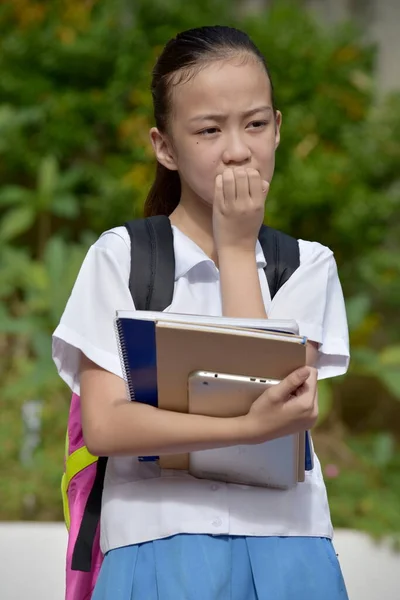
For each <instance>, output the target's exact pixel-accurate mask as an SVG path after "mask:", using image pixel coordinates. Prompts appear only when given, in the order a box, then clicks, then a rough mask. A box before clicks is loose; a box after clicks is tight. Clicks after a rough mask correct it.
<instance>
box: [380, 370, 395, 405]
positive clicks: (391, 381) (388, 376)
mask: <svg viewBox="0 0 400 600" xmlns="http://www.w3.org/2000/svg"><path fill="white" fill-rule="evenodd" d="M377 375H378V376H379V379H380V380H381V381H382V382H383V383H384V385H385V386H386V387H387V389H388V390H389V392H390V393H391V394H393V396H394V397H395V398H396V399H397V400H400V369H387V370H380V371H378V373H377Z"/></svg>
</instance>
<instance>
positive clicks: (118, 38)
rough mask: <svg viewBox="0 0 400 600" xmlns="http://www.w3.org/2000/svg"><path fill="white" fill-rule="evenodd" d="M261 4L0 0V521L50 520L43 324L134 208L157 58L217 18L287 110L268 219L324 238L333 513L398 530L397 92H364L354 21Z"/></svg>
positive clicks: (367, 59) (52, 414)
mask: <svg viewBox="0 0 400 600" xmlns="http://www.w3.org/2000/svg"><path fill="white" fill-rule="evenodd" d="M273 5H274V7H273V8H271V9H270V10H268V11H264V12H263V11H261V12H257V13H256V14H255V13H253V12H252V11H250V12H248V11H244V10H243V6H244V5H243V3H239V2H237V3H231V2H228V0H213V1H211V0H203V1H202V2H199V1H197V0H196V1H194V2H192V3H190V4H188V3H187V2H183V0H170V1H169V2H168V3H165V2H162V1H161V0H155V1H153V2H151V3H149V2H146V1H145V0H137V2H135V3H132V2H129V1H128V0H103V1H102V2H97V1H95V0H85V1H82V0H68V2H66V1H59V2H51V3H50V2H44V1H39V0H37V1H34V0H14V1H13V2H4V3H2V4H1V6H0V33H1V38H0V39H1V42H0V44H1V51H0V69H1V73H2V76H1V78H0V252H1V264H0V349H1V352H0V356H1V358H0V382H1V388H0V389H1V396H0V404H1V412H2V421H1V424H0V446H1V448H2V456H3V460H2V464H1V466H0V480H1V481H3V486H4V493H2V494H1V496H2V500H3V501H2V504H1V507H0V518H16V519H17V518H23V517H29V518H41V519H50V518H61V506H60V501H59V492H58V482H59V477H60V472H61V469H62V452H63V437H64V431H65V426H66V420H67V409H68V403H69V396H70V395H69V392H68V390H67V389H66V387H65V385H64V384H63V383H62V382H61V381H60V380H59V378H58V376H57V375H56V372H55V369H54V366H53V365H52V363H51V358H50V336H51V332H52V330H53V329H54V328H55V326H56V324H57V321H58V319H59V317H60V315H61V312H62V310H63V307H64V305H65V303H66V301H67V298H68V295H69V292H70V289H71V287H72V284H73V281H74V278H75V276H76V274H77V271H78V269H79V265H80V263H81V261H82V258H83V256H84V254H85V252H86V250H87V248H88V246H89V245H90V243H92V241H93V240H94V239H95V238H96V236H97V235H98V234H100V233H101V232H102V231H104V230H106V229H108V228H110V227H113V226H115V225H118V224H120V223H123V222H124V220H126V219H127V218H132V217H133V216H135V215H140V214H141V211H142V205H143V201H144V198H145V196H146V192H147V190H148V188H149V186H150V184H151V181H152V178H153V173H154V158H153V155H152V151H151V148H150V144H149V142H148V129H149V128H150V126H151V125H152V106H151V96H150V92H149V84H150V75H151V69H152V66H153V64H154V62H155V60H156V57H157V55H158V54H159V52H160V50H161V48H162V46H163V45H164V43H165V42H166V41H167V40H168V39H169V38H170V37H172V36H173V35H175V34H176V33H177V32H178V31H180V30H183V29H187V28H190V27H195V26H199V25H203V24H210V23H211V24H213V23H215V22H216V21H218V22H219V23H224V24H230V25H237V26H239V27H240V28H242V29H245V30H246V31H247V32H248V33H249V34H250V35H251V37H252V38H253V39H254V41H255V42H256V44H257V45H258V46H259V47H260V49H261V50H262V51H263V52H264V54H265V56H266V57H267V61H268V63H269V65H270V70H271V73H272V78H273V82H274V86H275V90H276V97H277V104H278V107H279V109H281V110H282V112H283V128H282V141H281V146H280V148H279V150H278V153H277V167H276V174H275V178H274V181H273V185H272V188H271V192H270V194H269V197H268V200H267V208H266V219H267V221H268V222H270V223H271V224H272V225H274V226H276V227H279V228H282V229H283V230H285V231H287V232H289V233H292V234H295V235H296V236H297V237H301V238H304V239H312V240H317V241H319V242H321V243H323V244H325V245H328V246H330V247H331V248H332V249H333V250H334V252H335V255H336V258H337V261H338V264H339V271H340V275H341V279H342V283H343V287H344V291H345V296H346V299H347V309H348V316H349V323H350V328H351V339H352V350H353V351H352V355H353V360H352V366H351V370H350V375H349V376H348V377H346V378H345V379H343V378H340V379H339V380H337V381H334V382H323V385H321V389H320V397H321V417H320V426H319V428H318V430H317V432H316V441H317V448H318V450H319V453H320V455H321V457H322V459H323V462H324V464H328V463H334V464H335V465H336V466H337V467H335V468H334V469H330V470H329V469H328V471H327V476H328V485H329V491H330V494H331V503H332V511H333V519H334V522H335V523H336V524H338V525H343V526H348V527H360V528H363V529H366V530H369V531H371V532H374V533H384V532H388V531H400V518H399V516H398V511H397V509H396V506H395V496H396V493H397V494H398V493H399V492H400V480H399V478H398V476H397V475H396V472H397V471H398V469H397V470H396V465H398V462H399V450H398V437H397V436H398V425H399V422H400V406H399V403H398V402H396V399H398V398H400V375H399V373H400V368H399V367H400V340H399V334H398V331H399V325H400V317H399V314H398V310H397V307H398V306H399V303H400V283H399V281H400V277H399V275H400V261H399V260H398V253H399V239H400V238H399V233H400V231H399V229H400V219H399V212H400V211H399V206H400V181H399V171H398V164H399V161H400V142H399V140H400V99H399V98H398V97H394V96H392V97H389V98H387V99H386V100H385V101H384V102H380V103H379V104H378V103H377V102H376V100H375V96H376V89H375V87H374V59H375V52H374V49H373V48H371V47H366V46H365V45H363V44H362V42H361V36H360V35H359V33H358V32H357V31H356V30H355V29H354V28H353V27H351V26H350V25H344V26H342V27H340V28H338V29H336V30H334V31H331V32H329V33H328V32H327V31H325V30H322V29H321V28H320V27H318V26H317V25H316V24H315V23H314V22H313V21H312V19H311V18H310V16H309V15H308V14H307V13H306V12H304V11H302V10H300V9H299V8H296V6H294V5H291V4H287V3H285V2H279V3H273ZM37 398H38V399H41V400H42V401H43V403H44V410H43V427H42V433H41V435H42V439H41V444H40V446H39V449H38V450H37V452H36V454H35V457H34V463H33V465H32V466H31V467H27V466H24V465H21V464H20V459H19V456H20V448H21V443H22V435H23V430H22V424H21V410H22V406H23V405H24V403H25V402H27V401H28V400H31V399H37ZM338 473H339V474H338ZM332 474H335V476H333V475H332ZM336 475H337V476H336ZM329 477H332V479H329Z"/></svg>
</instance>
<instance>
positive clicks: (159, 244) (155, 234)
mask: <svg viewBox="0 0 400 600" xmlns="http://www.w3.org/2000/svg"><path fill="white" fill-rule="evenodd" d="M125 227H126V228H127V230H128V232H129V236H130V238H131V272H130V277H129V289H130V291H131V294H132V298H133V301H134V303H135V307H136V309H138V310H156V311H163V310H164V309H165V308H167V306H169V305H170V304H171V302H172V297H173V294H174V285H175V254H174V239H173V233H172V228H171V222H170V220H169V219H168V217H165V216H156V217H148V218H146V219H137V220H134V221H129V222H128V223H125ZM106 465H107V457H105V456H102V457H100V458H99V459H98V461H97V468H96V477H95V480H94V482H93V487H92V489H91V491H90V494H89V496H88V499H87V502H86V506H85V510H84V513H83V517H82V521H81V525H80V528H79V532H78V537H77V539H76V542H75V547H74V552H73V555H72V565H71V568H72V570H73V571H85V572H90V571H91V569H92V552H93V543H94V539H95V536H96V531H97V526H98V524H99V520H100V511H101V497H102V494H103V484H104V475H105V471H106Z"/></svg>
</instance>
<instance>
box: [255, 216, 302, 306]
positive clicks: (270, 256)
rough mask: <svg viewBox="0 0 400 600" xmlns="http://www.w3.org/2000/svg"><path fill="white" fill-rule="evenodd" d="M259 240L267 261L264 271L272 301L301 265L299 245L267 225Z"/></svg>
mask: <svg viewBox="0 0 400 600" xmlns="http://www.w3.org/2000/svg"><path fill="white" fill-rule="evenodd" d="M258 239H259V242H260V244H261V247H262V249H263V252H264V256H265V260H266V261H267V266H266V267H265V269H264V270H265V274H266V276H267V281H268V286H269V291H270V294H271V300H272V298H273V297H274V296H275V294H276V292H277V291H278V290H279V288H280V287H282V286H283V284H284V283H286V281H287V280H288V279H289V278H290V277H291V276H292V275H293V273H294V272H295V271H296V269H297V268H298V267H299V265H300V250H299V243H298V241H297V240H296V239H295V238H293V237H291V236H290V235H287V234H286V233H282V231H278V230H276V229H272V227H268V226H267V225H263V226H262V227H261V229H260V233H259V235H258Z"/></svg>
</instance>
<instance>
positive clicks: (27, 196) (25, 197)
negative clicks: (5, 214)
mask: <svg viewBox="0 0 400 600" xmlns="http://www.w3.org/2000/svg"><path fill="white" fill-rule="evenodd" d="M31 199H32V192H31V191H30V190H27V189H25V188H23V187H21V186H19V185H7V186H4V187H3V188H2V189H1V190H0V206H13V205H16V204H23V203H24V202H26V203H27V202H29V201H30V200H31Z"/></svg>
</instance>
